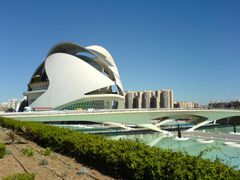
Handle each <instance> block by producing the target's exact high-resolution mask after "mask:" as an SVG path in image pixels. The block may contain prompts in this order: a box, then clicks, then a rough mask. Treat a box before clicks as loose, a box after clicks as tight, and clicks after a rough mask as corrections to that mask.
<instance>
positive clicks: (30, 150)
mask: <svg viewBox="0 0 240 180" xmlns="http://www.w3.org/2000/svg"><path fill="white" fill-rule="evenodd" d="M21 152H22V154H23V155H24V156H27V157H32V156H33V155H34V152H35V151H34V149H33V148H23V149H21Z"/></svg>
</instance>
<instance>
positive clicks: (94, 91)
mask: <svg viewBox="0 0 240 180" xmlns="http://www.w3.org/2000/svg"><path fill="white" fill-rule="evenodd" d="M24 96H25V97H26V98H25V101H24V102H23V103H22V104H21V107H20V109H22V110H23V109H24V107H25V106H28V107H31V108H33V109H34V110H76V109H88V108H92V109H117V108H123V107H124V91H123V86H122V82H121V80H120V76H119V72H118V69H117V66H116V64H115V62H114V59H113V58H112V56H111V55H110V53H109V52H108V51H107V50H106V49H104V48H103V47H101V46H96V45H94V46H88V47H81V46H79V45H77V44H74V43H59V44H57V45H55V46H54V47H53V48H52V49H51V50H50V51H49V53H48V55H47V57H46V59H45V60H44V61H43V62H42V63H41V64H40V66H39V67H38V68H37V69H36V70H35V72H34V73H33V75H32V77H31V79H30V82H29V84H28V89H27V91H26V92H24ZM20 109H19V110H20ZM20 111H21V110H20Z"/></svg>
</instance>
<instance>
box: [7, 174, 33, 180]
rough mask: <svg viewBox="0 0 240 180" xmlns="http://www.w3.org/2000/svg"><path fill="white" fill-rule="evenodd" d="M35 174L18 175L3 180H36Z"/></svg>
mask: <svg viewBox="0 0 240 180" xmlns="http://www.w3.org/2000/svg"><path fill="white" fill-rule="evenodd" d="M34 179H35V174H33V173H17V174H13V175H10V176H7V177H3V180H34Z"/></svg>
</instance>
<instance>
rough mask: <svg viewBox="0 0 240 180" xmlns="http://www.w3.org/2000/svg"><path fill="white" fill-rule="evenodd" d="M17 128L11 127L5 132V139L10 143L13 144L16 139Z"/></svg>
mask: <svg viewBox="0 0 240 180" xmlns="http://www.w3.org/2000/svg"><path fill="white" fill-rule="evenodd" d="M17 131H18V130H17V129H12V130H11V131H9V132H8V133H7V139H6V140H7V141H10V143H11V144H14V143H15V142H16V141H17V140H18V136H17Z"/></svg>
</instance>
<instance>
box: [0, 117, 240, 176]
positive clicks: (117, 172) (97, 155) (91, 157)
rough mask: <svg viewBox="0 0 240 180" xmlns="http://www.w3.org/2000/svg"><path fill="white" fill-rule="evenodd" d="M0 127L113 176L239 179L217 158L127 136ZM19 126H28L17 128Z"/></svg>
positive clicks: (12, 123) (30, 125)
mask: <svg viewBox="0 0 240 180" xmlns="http://www.w3.org/2000/svg"><path fill="white" fill-rule="evenodd" d="M0 121H1V125H2V126H3V127H6V128H9V129H12V130H15V131H16V130H18V131H19V132H21V135H22V136H23V137H25V138H26V139H29V140H31V141H34V142H36V143H37V144H39V145H41V146H42V147H46V148H47V147H48V148H50V149H51V150H52V151H55V152H58V153H61V154H63V155H67V156H70V157H73V158H75V159H76V160H77V161H79V162H82V163H84V164H85V165H86V166H89V167H94V168H96V169H98V170H100V171H101V172H103V173H105V174H108V175H111V176H113V177H115V178H124V179H165V178H166V179H240V171H239V170H235V169H234V168H232V167H228V166H227V165H224V164H223V163H222V162H220V161H217V160H216V161H213V162H212V161H210V160H206V159H202V158H201V156H190V155H188V154H186V153H183V152H174V151H172V150H166V149H161V148H157V147H150V146H148V145H145V144H143V143H140V142H134V141H130V140H118V141H116V140H109V139H106V138H104V137H102V136H97V135H91V134H83V133H79V132H74V131H72V130H68V129H63V128H59V127H54V126H49V125H45V124H42V123H35V122H23V121H16V120H13V119H7V118H1V119H0ZM21 129H28V130H27V131H25V132H24V131H21Z"/></svg>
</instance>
